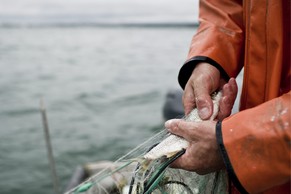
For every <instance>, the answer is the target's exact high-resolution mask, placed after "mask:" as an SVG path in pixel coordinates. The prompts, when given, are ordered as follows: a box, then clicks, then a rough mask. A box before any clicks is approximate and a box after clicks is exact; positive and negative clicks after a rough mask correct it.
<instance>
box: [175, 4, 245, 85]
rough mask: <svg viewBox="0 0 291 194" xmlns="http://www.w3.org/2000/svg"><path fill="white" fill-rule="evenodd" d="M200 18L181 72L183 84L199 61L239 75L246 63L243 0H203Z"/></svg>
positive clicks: (228, 75)
mask: <svg viewBox="0 0 291 194" xmlns="http://www.w3.org/2000/svg"><path fill="white" fill-rule="evenodd" d="M199 22H200V24H199V28H198V30H197V33H196V35H194V37H193V39H192V42H191V45H190V51H189V55H188V59H187V61H186V63H185V64H184V65H183V66H182V68H181V69H180V72H179V76H178V80H179V83H180V85H181V87H182V88H184V87H185V85H186V83H187V81H188V79H189V77H190V76H191V73H192V71H193V69H194V67H195V65H196V64H197V63H199V62H208V63H210V64H212V65H214V66H216V67H217V68H218V69H219V70H220V71H221V73H222V75H223V76H224V77H226V78H228V77H230V76H231V77H235V76H237V74H238V73H239V71H240V70H241V68H242V65H243V60H241V56H242V51H243V50H244V49H243V48H244V32H243V29H244V27H243V6H242V0H200V5H199Z"/></svg>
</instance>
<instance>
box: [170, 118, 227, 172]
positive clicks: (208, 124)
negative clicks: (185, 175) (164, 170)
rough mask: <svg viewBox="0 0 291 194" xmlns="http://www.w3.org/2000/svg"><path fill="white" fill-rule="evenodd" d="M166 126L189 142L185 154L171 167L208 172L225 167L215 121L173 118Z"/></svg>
mask: <svg viewBox="0 0 291 194" xmlns="http://www.w3.org/2000/svg"><path fill="white" fill-rule="evenodd" d="M165 127H166V128H167V129H168V130H169V131H170V132H171V133H173V134H176V135H178V136H181V137H183V138H184V139H186V140H187V141H188V142H189V147H188V148H187V149H186V152H185V154H183V155H182V156H181V157H180V158H178V159H177V160H176V161H175V162H174V163H173V164H172V165H171V167H174V168H182V169H185V170H189V171H195V172H196V173H198V174H207V173H210V172H214V171H218V170H220V169H222V168H224V163H223V160H222V156H221V154H220V151H219V148H218V145H217V142H216V135H215V127H216V122H215V121H201V122H186V121H184V120H182V119H172V120H169V121H167V122H166V123H165Z"/></svg>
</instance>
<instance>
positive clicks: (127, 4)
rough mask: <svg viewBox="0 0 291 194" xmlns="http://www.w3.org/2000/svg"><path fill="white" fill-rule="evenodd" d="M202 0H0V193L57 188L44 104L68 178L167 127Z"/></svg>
mask: <svg viewBox="0 0 291 194" xmlns="http://www.w3.org/2000/svg"><path fill="white" fill-rule="evenodd" d="M197 20H198V1H197V0H146V1H141V0H70V1H65V0H63V1H59V0H9V1H7V0H0V67H1V71H0V102H1V106H0V162H1V165H0V172H1V173H0V193H1V194H16V193H21V194H36V193H42V194H49V193H53V187H52V181H51V174H50V170H49V165H48V159H47V153H46V146H45V140H44V132H43V127H42V122H41V115H40V112H39V102H40V99H41V98H43V99H44V102H45V104H46V108H47V115H48V120H49V127H50V133H51V140H52V146H53V151H54V156H55V162H56V168H57V173H58V176H59V179H60V184H61V188H62V189H64V188H65V186H66V184H67V183H68V181H69V179H70V178H71V176H72V174H73V172H74V170H75V168H76V167H77V166H78V165H82V164H84V163H87V162H94V161H98V160H116V159H118V158H119V157H120V156H122V155H124V154H125V153H127V152H128V151H129V150H131V149H132V148H134V147H135V146H137V145H138V144H140V143H141V142H143V141H144V140H146V139H147V138H149V137H150V136H152V134H154V133H156V132H157V131H159V130H161V129H162V128H163V124H164V120H163V117H162V107H163V104H164V102H165V96H166V93H167V91H168V90H169V89H171V88H178V87H179V86H178V83H177V74H178V71H179V69H180V67H181V65H182V64H183V62H184V60H185V59H186V56H187V52H188V48H189V44H190V40H191V38H192V35H193V34H194V33H195V31H196V26H197Z"/></svg>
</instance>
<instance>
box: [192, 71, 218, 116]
mask: <svg viewBox="0 0 291 194" xmlns="http://www.w3.org/2000/svg"><path fill="white" fill-rule="evenodd" d="M207 70H208V72H209V73H201V74H198V75H197V74H196V75H197V77H196V78H195V82H194V85H193V88H194V96H195V103H196V106H197V108H198V114H199V116H200V118H201V119H203V120H206V119H209V118H210V116H211V115H212V112H213V103H212V99H211V96H210V95H211V94H212V93H213V92H214V91H215V90H216V89H217V88H218V85H219V77H218V75H219V71H218V70H217V69H215V68H214V67H211V68H210V69H207Z"/></svg>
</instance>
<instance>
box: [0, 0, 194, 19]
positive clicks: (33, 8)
mask: <svg viewBox="0 0 291 194" xmlns="http://www.w3.org/2000/svg"><path fill="white" fill-rule="evenodd" d="M197 7H198V0H0V19H2V20H3V18H4V19H5V18H7V17H12V16H13V17H14V16H27V17H47V16H63V17H65V16H74V15H75V16H76V15H78V16H80V17H92V16H94V17H98V16H101V17H103V18H104V17H119V18H127V19H128V18H131V20H132V19H134V18H136V19H144V20H151V19H157V18H159V20H177V21H180V20H183V21H187V22H189V21H193V20H195V21H197V15H198V8H197ZM24 18H25V17H24Z"/></svg>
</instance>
